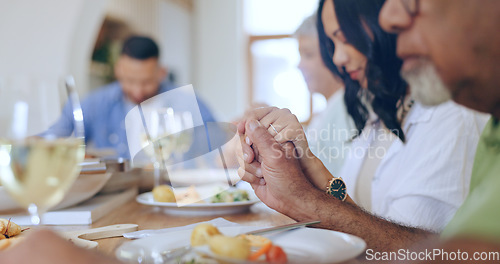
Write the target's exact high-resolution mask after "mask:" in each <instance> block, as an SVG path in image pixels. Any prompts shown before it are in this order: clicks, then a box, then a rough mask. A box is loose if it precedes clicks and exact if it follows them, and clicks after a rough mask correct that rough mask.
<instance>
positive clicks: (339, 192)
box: [330, 179, 347, 201]
mask: <svg viewBox="0 0 500 264" xmlns="http://www.w3.org/2000/svg"><path fill="white" fill-rule="evenodd" d="M330 194H331V195H332V196H333V197H335V198H337V199H339V200H341V201H344V200H345V198H346V197H347V190H346V186H345V183H344V181H343V180H342V179H335V180H333V181H332V184H330Z"/></svg>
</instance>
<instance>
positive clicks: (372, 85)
mask: <svg viewBox="0 0 500 264" xmlns="http://www.w3.org/2000/svg"><path fill="white" fill-rule="evenodd" d="M333 1H334V5H335V10H334V11H335V14H336V15H337V19H338V22H339V25H340V29H341V30H342V32H343V34H344V36H345V37H346V39H347V42H348V43H349V44H351V45H353V46H354V47H355V48H356V49H357V50H358V51H359V52H361V53H362V54H364V55H365V56H366V57H367V59H368V62H367V67H366V73H365V74H366V78H367V80H368V91H370V93H371V94H372V96H373V100H372V101H371V105H372V108H373V111H374V112H375V114H377V115H378V117H379V118H380V119H381V120H382V122H384V124H385V126H386V127H387V128H388V129H389V130H390V131H391V132H392V133H394V134H395V135H396V136H398V137H399V138H400V139H401V140H402V141H403V142H404V141H405V136H404V133H403V130H402V129H401V123H400V121H398V118H397V111H398V108H399V107H400V105H402V104H400V102H403V101H404V98H405V95H406V92H407V86H408V85H407V84H406V82H405V81H404V80H403V79H402V78H401V76H400V75H399V71H400V68H401V65H402V61H401V60H400V59H399V58H398V57H397V55H396V35H394V34H389V33H386V32H384V31H383V30H382V28H381V27H380V25H379V23H378V16H379V13H380V9H381V8H382V6H383V4H384V2H385V0H333ZM324 4H325V0H321V1H320V4H319V9H318V34H319V39H320V49H321V56H322V58H323V61H324V63H325V65H326V66H327V67H328V68H329V69H330V70H331V71H332V72H333V73H334V74H336V75H338V76H340V77H341V78H342V79H343V80H344V83H345V95H344V101H345V103H346V106H347V111H348V113H349V114H350V115H351V116H352V118H353V120H354V123H355V125H356V128H357V129H358V132H359V133H361V131H362V130H363V128H364V127H365V124H366V121H367V119H368V110H367V109H366V107H365V106H364V105H363V103H362V101H361V96H362V89H363V88H361V86H360V84H359V82H358V81H354V80H352V79H351V78H350V76H349V75H348V74H346V72H345V69H342V71H340V70H339V69H338V68H337V67H336V66H335V65H334V63H333V61H332V58H333V53H334V51H335V45H334V44H333V42H332V41H331V40H330V39H329V38H328V37H327V35H326V34H325V30H324V27H323V23H322V16H321V14H322V10H323V6H324ZM366 29H368V30H369V32H370V34H369V33H368V32H367V30H366ZM370 35H372V36H373V37H371V36H370ZM372 38H373V39H372ZM398 104H399V105H398Z"/></svg>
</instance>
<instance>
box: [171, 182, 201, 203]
mask: <svg viewBox="0 0 500 264" xmlns="http://www.w3.org/2000/svg"><path fill="white" fill-rule="evenodd" d="M175 199H176V200H177V202H178V203H180V204H191V203H200V202H203V200H202V199H201V198H200V194H199V193H198V191H196V187H194V186H189V188H188V189H187V190H186V191H185V192H179V193H178V194H177V195H176V196H175Z"/></svg>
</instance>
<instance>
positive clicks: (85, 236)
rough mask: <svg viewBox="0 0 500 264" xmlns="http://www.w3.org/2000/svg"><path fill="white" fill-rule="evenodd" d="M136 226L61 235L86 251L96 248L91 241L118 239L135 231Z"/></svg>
mask: <svg viewBox="0 0 500 264" xmlns="http://www.w3.org/2000/svg"><path fill="white" fill-rule="evenodd" d="M137 229H138V225H136V224H121V225H110V226H103V227H98V228H92V229H86V230H77V231H69V232H63V233H61V235H62V236H63V237H64V238H66V239H68V240H69V241H71V242H73V243H74V244H75V245H77V246H79V247H83V248H87V249H91V248H96V247H97V245H98V243H97V242H95V241H91V240H96V239H101V238H110V237H119V236H122V235H123V234H124V233H127V232H133V231H137Z"/></svg>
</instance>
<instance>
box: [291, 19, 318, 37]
mask: <svg viewBox="0 0 500 264" xmlns="http://www.w3.org/2000/svg"><path fill="white" fill-rule="evenodd" d="M316 20H317V16H316V13H314V14H313V15H311V16H309V17H307V18H306V19H304V21H302V24H300V26H299V27H298V28H297V30H295V33H293V37H294V38H298V37H317V36H318V29H317V28H316V23H317V21H316Z"/></svg>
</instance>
